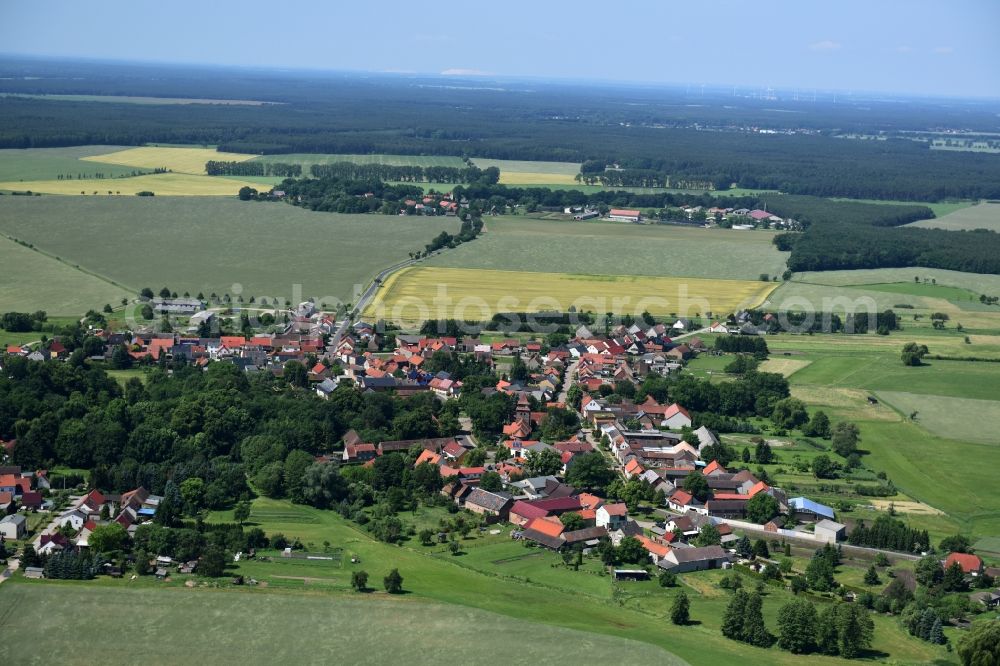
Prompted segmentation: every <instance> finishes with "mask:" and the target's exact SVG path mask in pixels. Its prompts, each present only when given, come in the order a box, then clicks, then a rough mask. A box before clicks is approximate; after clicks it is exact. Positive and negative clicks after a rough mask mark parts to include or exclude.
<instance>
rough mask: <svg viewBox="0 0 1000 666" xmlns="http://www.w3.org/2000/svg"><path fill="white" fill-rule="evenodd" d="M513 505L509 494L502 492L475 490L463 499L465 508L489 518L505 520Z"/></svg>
mask: <svg viewBox="0 0 1000 666" xmlns="http://www.w3.org/2000/svg"><path fill="white" fill-rule="evenodd" d="M513 503H514V500H513V499H512V498H511V496H510V494H509V493H505V492H503V491H502V490H498V491H495V492H491V491H489V490H483V489H482V488H476V489H474V490H473V491H472V492H471V493H469V496H468V497H466V498H465V508H466V509H468V510H469V511H472V512H473V513H478V514H480V515H482V516H487V519H489V518H498V519H500V520H506V519H507V516H508V514H509V513H510V507H511V505H512V504H513Z"/></svg>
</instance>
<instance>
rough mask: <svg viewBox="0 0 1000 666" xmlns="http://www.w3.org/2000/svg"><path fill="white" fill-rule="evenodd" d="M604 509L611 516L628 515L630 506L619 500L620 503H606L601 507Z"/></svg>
mask: <svg viewBox="0 0 1000 666" xmlns="http://www.w3.org/2000/svg"><path fill="white" fill-rule="evenodd" d="M601 508H602V509H604V510H605V511H606V512H607V513H608V515H609V516H627V515H628V507H627V506H625V504H624V503H622V502H619V503H618V504H605V505H604V506H602V507H601Z"/></svg>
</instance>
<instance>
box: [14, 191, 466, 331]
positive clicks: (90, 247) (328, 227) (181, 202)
mask: <svg viewBox="0 0 1000 666" xmlns="http://www.w3.org/2000/svg"><path fill="white" fill-rule="evenodd" d="M169 175H170V174H166V176H169ZM176 175H178V176H179V174H176ZM166 176H155V178H163V177H166ZM188 177H189V178H203V179H208V180H215V179H212V178H209V177H208V176H188ZM150 178H154V176H150ZM458 224H459V223H458V221H457V220H456V219H455V218H444V217H441V218H416V217H409V218H403V217H397V216H381V215H338V214H335V213H317V212H311V211H307V210H304V209H302V208H297V207H294V206H290V205H285V204H279V203H275V204H271V203H259V202H242V201H238V200H237V199H236V198H235V197H233V198H203V199H202V198H189V197H159V196H157V197H0V232H2V233H4V234H7V235H9V236H13V237H15V238H18V239H20V240H23V241H26V242H30V243H33V244H35V246H36V247H39V248H40V249H42V250H44V251H46V252H48V253H50V254H52V255H58V256H60V257H62V258H63V259H64V260H65V261H66V262H68V263H70V264H79V265H80V266H81V267H82V268H85V269H89V270H91V271H94V272H96V273H99V274H101V275H104V276H107V277H108V278H110V279H112V280H114V281H115V282H117V283H119V284H121V285H125V286H127V288H128V290H129V291H131V292H132V293H133V294H134V293H135V291H137V290H139V289H141V288H142V287H145V286H151V287H152V288H154V289H156V290H159V288H160V287H162V286H163V285H168V286H169V287H170V288H171V289H172V290H175V291H177V292H178V293H183V292H185V291H188V292H190V293H192V294H197V293H198V292H203V293H204V294H206V295H208V294H210V293H212V292H216V293H218V294H220V295H222V294H225V293H233V292H232V290H233V285H234V284H239V285H241V287H242V295H243V297H244V298H247V299H248V298H249V296H256V297H257V298H258V299H259V298H260V297H261V296H267V297H268V298H269V300H270V299H272V298H275V297H280V298H281V299H282V300H284V299H286V298H289V299H292V300H294V301H295V302H296V303H297V302H300V301H302V300H305V299H306V298H307V297H310V296H312V297H315V298H317V300H319V299H326V300H328V301H329V300H331V299H333V298H340V299H344V300H350V299H352V298H353V290H354V285H356V284H359V285H367V283H368V282H369V281H370V280H371V278H372V277H373V276H374V275H375V274H376V273H377V272H378V271H379V270H380V269H382V268H384V267H385V266H390V265H392V264H394V263H396V262H399V261H402V260H404V259H406V258H407V253H408V252H410V251H412V250H416V249H419V248H422V247H423V246H424V245H425V244H426V243H427V242H428V241H429V240H430V239H431V238H433V237H434V236H436V235H437V234H439V233H440V232H441V231H444V230H447V231H449V232H451V233H455V232H456V231H457V230H458ZM108 239H120V240H117V241H116V242H109V240H108ZM7 245H10V246H13V247H11V248H9V249H4V250H2V251H4V252H6V253H8V254H10V255H11V256H13V254H14V253H15V251H18V252H22V253H24V252H26V253H29V254H30V255H35V254H37V253H31V252H30V251H29V250H27V249H24V248H21V247H20V246H17V245H15V244H14V243H7ZM0 247H6V246H4V245H0ZM22 261H24V262H29V263H26V264H25V268H26V270H24V271H18V272H17V274H16V276H15V278H14V281H15V283H18V281H20V280H24V281H25V282H24V283H23V284H20V283H18V284H20V286H18V287H11V290H10V292H9V293H7V287H8V283H7V282H5V283H4V285H3V287H0V291H2V292H4V294H5V297H7V298H19V299H23V300H24V301H28V300H30V304H31V305H33V306H34V307H31V308H30V310H35V309H38V308H39V307H43V305H44V304H45V303H44V301H45V299H43V298H42V296H46V298H48V299H50V303H51V307H47V308H45V309H47V310H49V311H51V312H60V313H61V312H80V311H81V306H85V307H83V308H82V310H86V309H87V308H89V307H95V306H102V305H103V304H104V303H107V302H111V303H117V302H118V301H119V300H120V298H121V296H120V295H119V296H117V298H116V297H114V296H115V294H118V293H119V292H118V291H117V290H112V291H113V292H114V293H113V294H103V292H102V291H101V290H97V292H96V294H91V293H90V291H91V290H92V287H88V286H87V285H89V284H90V282H89V281H87V280H85V279H84V278H85V276H82V275H79V274H77V273H73V277H72V279H71V278H70V274H68V273H66V272H65V270H66V269H62V268H59V267H53V268H50V269H48V270H51V271H52V272H53V274H54V277H52V278H51V282H52V286H51V294H49V289H50V288H49V287H46V286H45V285H46V284H47V282H42V283H39V281H38V280H39V277H38V276H46V273H45V272H44V271H42V270H41V269H33V268H32V267H33V266H35V265H44V266H49V265H50V264H51V263H52V262H51V261H47V263H44V264H34V263H30V262H31V261H35V262H39V261H41V260H40V259H39V258H38V257H36V256H26V257H25V258H24V259H23V260H22ZM4 265H7V264H6V262H4ZM59 271H62V272H61V273H60V272H59ZM36 273H37V275H36ZM46 279H48V278H47V277H46ZM29 285H31V286H30V287H29ZM67 285H73V289H68V288H67ZM297 285H299V286H297ZM43 287H44V288H43ZM362 288H363V287H362ZM102 289H103V288H102ZM58 299H62V300H61V301H60V300H58ZM63 302H64V303H65V305H61V304H62V303H63ZM25 305H28V304H27V303H25ZM56 305H61V308H57V307H55V306H56ZM66 308H71V309H66ZM7 309H13V308H7Z"/></svg>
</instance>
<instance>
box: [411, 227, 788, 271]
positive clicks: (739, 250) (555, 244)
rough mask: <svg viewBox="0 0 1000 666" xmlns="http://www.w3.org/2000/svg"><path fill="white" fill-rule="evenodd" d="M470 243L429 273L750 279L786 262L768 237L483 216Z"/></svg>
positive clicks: (723, 231)
mask: <svg viewBox="0 0 1000 666" xmlns="http://www.w3.org/2000/svg"><path fill="white" fill-rule="evenodd" d="M484 222H485V225H486V226H485V231H484V233H483V234H482V235H481V236H480V237H479V238H478V239H477V240H476V242H475V243H469V244H466V245H461V246H459V247H458V248H456V249H455V250H453V251H450V252H445V253H443V254H441V255H439V256H437V257H433V258H432V259H430V260H429V261H428V265H430V266H440V267H449V268H487V269H493V270H517V271H550V272H553V273H586V274H598V275H648V276H672V277H693V278H711V279H728V280H757V279H758V278H759V277H760V274H761V273H767V274H769V275H771V276H775V275H780V274H781V272H782V271H783V270H784V269H785V257H786V255H784V254H783V253H781V252H779V251H778V250H777V249H776V248H775V247H774V244H773V243H772V242H771V239H772V238H773V236H774V235H773V233H772V232H768V231H753V232H740V231H732V230H729V229H702V228H700V227H686V226H684V227H682V226H676V225H651V224H650V225H647V224H641V225H640V224H628V223H624V222H591V221H587V222H576V221H573V220H551V219H536V218H527V217H523V216H501V217H488V218H486V219H485V220H484Z"/></svg>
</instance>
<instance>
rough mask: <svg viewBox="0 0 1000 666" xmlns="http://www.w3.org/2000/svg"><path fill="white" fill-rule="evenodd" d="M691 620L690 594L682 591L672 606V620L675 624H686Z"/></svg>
mask: <svg viewBox="0 0 1000 666" xmlns="http://www.w3.org/2000/svg"><path fill="white" fill-rule="evenodd" d="M690 620H691V602H690V601H689V600H688V596H687V595H686V594H684V592H683V591H681V593H680V594H678V595H677V597H676V598H675V599H674V603H673V605H672V606H671V607H670V621H671V622H673V623H674V624H679V625H685V624H687V623H688V622H689V621H690Z"/></svg>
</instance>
